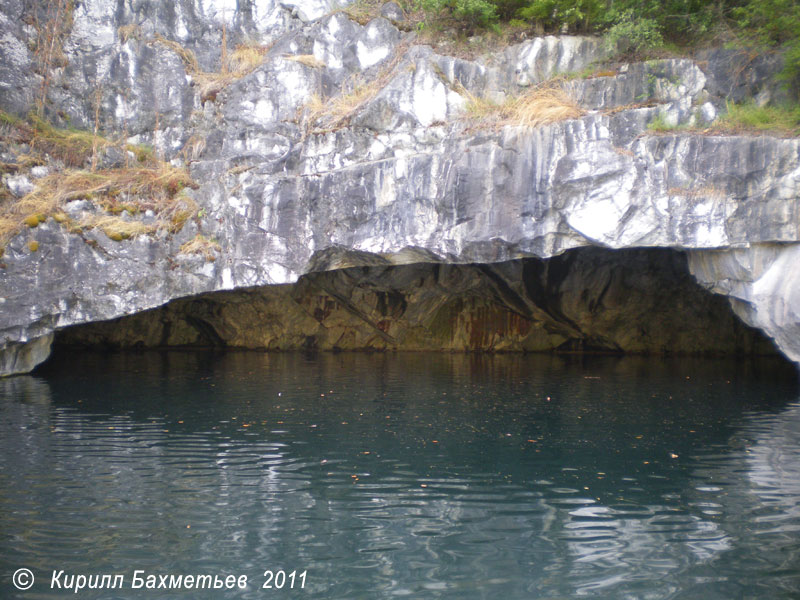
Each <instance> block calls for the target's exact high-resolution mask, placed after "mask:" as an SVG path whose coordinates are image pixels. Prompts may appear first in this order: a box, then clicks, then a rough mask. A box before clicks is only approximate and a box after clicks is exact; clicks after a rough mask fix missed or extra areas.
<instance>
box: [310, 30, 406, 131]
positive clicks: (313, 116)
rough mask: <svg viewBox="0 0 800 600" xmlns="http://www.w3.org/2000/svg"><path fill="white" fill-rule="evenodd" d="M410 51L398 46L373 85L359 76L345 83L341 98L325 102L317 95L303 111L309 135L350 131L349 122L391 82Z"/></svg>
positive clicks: (403, 44)
mask: <svg viewBox="0 0 800 600" xmlns="http://www.w3.org/2000/svg"><path fill="white" fill-rule="evenodd" d="M407 50H408V44H407V43H401V44H400V45H398V46H397V48H395V54H394V57H393V58H392V60H391V61H389V63H388V64H387V65H386V66H384V67H383V68H382V69H381V70H380V72H379V73H378V74H377V75H376V76H375V78H373V79H372V80H370V81H365V80H364V79H363V78H361V77H358V76H356V77H353V78H352V79H350V81H348V82H345V84H344V86H343V89H342V93H341V94H339V95H338V96H333V97H331V98H322V97H321V96H319V95H317V94H314V95H313V96H312V97H311V98H310V99H309V101H308V102H307V103H306V104H305V106H304V107H303V108H302V111H303V112H304V113H305V123H306V133H307V134H309V133H326V132H329V131H336V130H338V129H341V128H343V127H347V125H349V123H350V119H351V118H352V117H353V116H354V115H355V114H356V113H358V111H359V110H361V108H362V107H363V106H364V105H365V104H367V102H369V101H371V100H372V99H373V98H375V96H377V95H378V92H380V91H381V90H382V89H383V88H384V87H386V85H387V84H388V83H389V81H391V79H392V77H394V75H395V72H396V70H397V66H398V65H399V64H400V62H401V61H402V60H403V57H404V56H405V53H406V51H407Z"/></svg>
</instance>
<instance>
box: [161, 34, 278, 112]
mask: <svg viewBox="0 0 800 600" xmlns="http://www.w3.org/2000/svg"><path fill="white" fill-rule="evenodd" d="M152 41H153V42H154V43H158V44H161V45H162V46H164V47H166V48H168V49H170V50H172V51H173V52H175V54H177V55H178V56H179V57H180V59H181V61H182V62H183V66H184V68H185V69H186V72H187V73H188V74H189V75H191V76H192V77H193V78H194V80H195V81H196V82H197V87H198V92H199V94H200V99H201V100H202V101H203V102H205V101H206V100H211V101H212V102H213V101H214V100H216V98H217V94H219V93H220V92H221V91H222V90H223V89H225V88H226V87H227V86H229V85H230V84H232V83H233V82H234V81H236V80H237V79H241V78H242V77H244V76H245V75H247V74H249V73H251V72H252V71H254V70H255V69H256V68H257V67H259V66H260V65H261V64H262V63H263V62H264V57H265V56H266V54H267V52H268V51H269V49H270V48H271V47H272V46H271V44H270V45H263V44H255V43H249V44H240V45H238V46H236V48H235V49H234V51H233V52H231V53H230V55H228V54H227V52H225V47H224V44H225V41H224V38H223V52H222V58H221V62H222V64H221V68H220V71H219V72H217V73H208V72H205V71H203V70H201V69H200V64H199V63H198V62H197V57H196V56H195V54H194V52H192V51H191V50H189V49H188V48H184V47H183V46H181V45H180V44H179V43H178V42H175V41H173V40H169V39H167V38H165V37H164V36H162V35H159V34H156V35H155V36H154V37H153V40H152Z"/></svg>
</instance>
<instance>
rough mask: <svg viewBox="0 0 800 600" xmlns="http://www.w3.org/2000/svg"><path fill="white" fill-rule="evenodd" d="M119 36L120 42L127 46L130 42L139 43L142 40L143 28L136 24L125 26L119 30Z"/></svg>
mask: <svg viewBox="0 0 800 600" xmlns="http://www.w3.org/2000/svg"><path fill="white" fill-rule="evenodd" d="M117 35H118V36H119V41H120V42H122V43H123V44H126V43H127V42H128V40H136V41H139V40H141V39H142V28H141V27H139V26H138V25H136V24H135V23H131V24H130V25H123V26H122V27H120V28H118V29H117Z"/></svg>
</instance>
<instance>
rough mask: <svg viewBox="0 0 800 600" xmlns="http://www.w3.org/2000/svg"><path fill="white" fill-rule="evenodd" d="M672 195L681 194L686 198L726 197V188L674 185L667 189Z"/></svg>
mask: <svg viewBox="0 0 800 600" xmlns="http://www.w3.org/2000/svg"><path fill="white" fill-rule="evenodd" d="M667 193H668V194H669V195H670V196H681V197H684V198H692V199H694V198H725V197H726V196H727V193H726V192H725V190H723V189H720V188H718V187H715V186H713V185H704V186H699V187H692V188H680V187H672V188H669V189H668V190H667Z"/></svg>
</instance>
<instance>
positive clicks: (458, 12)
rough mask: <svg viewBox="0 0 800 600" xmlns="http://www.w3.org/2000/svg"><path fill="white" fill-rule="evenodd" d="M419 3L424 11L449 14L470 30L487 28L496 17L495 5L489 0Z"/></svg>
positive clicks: (423, 0)
mask: <svg viewBox="0 0 800 600" xmlns="http://www.w3.org/2000/svg"><path fill="white" fill-rule="evenodd" d="M421 4H422V9H423V10H424V11H425V12H427V13H432V14H434V15H437V16H442V15H449V16H451V17H452V18H453V19H455V20H456V21H458V22H459V23H461V24H462V25H463V26H464V28H466V29H470V30H472V29H475V28H488V27H489V26H491V25H492V24H493V23H495V22H496V21H497V19H498V15H497V6H496V5H495V4H494V3H492V2H490V1H489V0H422V3H421Z"/></svg>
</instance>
